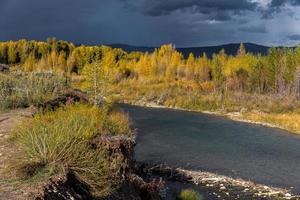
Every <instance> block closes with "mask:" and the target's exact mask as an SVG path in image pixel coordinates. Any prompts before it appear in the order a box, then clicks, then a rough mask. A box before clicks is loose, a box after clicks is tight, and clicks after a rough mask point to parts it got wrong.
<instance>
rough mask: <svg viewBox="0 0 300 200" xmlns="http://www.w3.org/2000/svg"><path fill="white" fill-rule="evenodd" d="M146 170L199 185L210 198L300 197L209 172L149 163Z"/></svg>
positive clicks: (256, 198) (282, 190)
mask: <svg viewBox="0 0 300 200" xmlns="http://www.w3.org/2000/svg"><path fill="white" fill-rule="evenodd" d="M144 170H145V171H146V172H147V173H148V174H154V175H159V176H162V177H165V178H167V179H168V181H173V182H176V181H178V182H181V183H192V184H195V185H196V186H197V187H199V190H202V191H203V189H205V190H207V198H208V199H225V200H233V199H243V200H250V199H251V200H261V199H265V200H268V199H270V200H271V199H277V200H279V199H290V200H298V199H300V196H298V195H293V194H291V193H290V191H288V190H285V189H281V188H275V187H270V186H266V185H261V184H255V183H253V182H250V181H245V180H242V179H234V178H230V177H226V176H222V175H218V174H214V173H209V172H203V171H192V170H186V169H182V168H170V167H168V166H165V165H153V166H151V165H149V166H147V167H144Z"/></svg>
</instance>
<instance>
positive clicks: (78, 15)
mask: <svg viewBox="0 0 300 200" xmlns="http://www.w3.org/2000/svg"><path fill="white" fill-rule="evenodd" d="M260 1H262V0H260ZM260 1H258V0H256V1H254V0H109V1H108V0H88V1H84V2H83V1H82V0H51V1H41V0H26V1H25V0H23V1H21V0H0V27H1V31H0V40H10V39H13V40H16V39H20V38H26V39H36V40H44V39H46V38H47V37H51V36H55V37H57V38H59V39H65V40H69V41H73V42H75V43H85V44H100V43H101V44H110V43H127V44H133V45H147V46H157V45H160V44H164V43H174V44H175V45H177V46H199V45H215V44H221V43H232V42H242V41H245V42H246V41H249V42H256V43H262V44H266V45H268V44H273V41H279V42H278V43H280V44H283V43H284V42H286V41H290V42H292V40H289V39H288V36H290V35H292V34H293V33H298V32H300V28H298V26H296V24H297V23H298V22H297V20H296V19H298V18H299V17H300V15H299V13H300V12H299V11H300V10H297V6H296V5H299V4H300V0H298V1H296V0H287V1H280V0H273V1H272V2H271V3H270V4H268V5H265V4H264V5H262V4H261V3H259V2H260ZM287 5H294V7H291V6H290V7H289V9H288V10H287V9H286V7H287ZM262 13H268V14H270V13H272V20H270V19H264V18H262V17H261V16H262ZM279 27H280V28H279ZM280 38H286V41H283V40H280ZM282 41H283V42H282ZM293 41H295V42H296V41H297V40H293Z"/></svg>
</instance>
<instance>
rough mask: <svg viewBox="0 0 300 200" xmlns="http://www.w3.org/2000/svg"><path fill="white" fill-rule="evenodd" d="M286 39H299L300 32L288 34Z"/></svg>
mask: <svg viewBox="0 0 300 200" xmlns="http://www.w3.org/2000/svg"><path fill="white" fill-rule="evenodd" d="M288 39H290V40H296V41H299V40H300V34H294V35H289V36H288Z"/></svg>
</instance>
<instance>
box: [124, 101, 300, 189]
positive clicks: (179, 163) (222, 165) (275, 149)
mask: <svg viewBox="0 0 300 200" xmlns="http://www.w3.org/2000/svg"><path fill="white" fill-rule="evenodd" d="M122 108H123V109H124V110H125V112H127V113H128V114H129V116H130V117H131V119H132V121H133V124H134V126H135V127H136V128H137V133H138V135H137V145H136V149H135V153H136V155H135V157H136V160H137V161H140V162H150V163H164V164H167V165H169V166H172V167H182V168H185V169H193V170H203V171H208V172H213V173H218V174H221V175H226V176H231V177H239V178H242V179H244V180H251V181H253V182H256V183H260V184H265V185H270V186H275V187H281V188H287V189H291V190H292V191H293V192H295V193H298V194H300V136H297V135H292V134H290V133H288V132H286V131H283V130H280V129H275V128H269V127H264V126H261V125H255V124H249V123H243V122H236V121H233V120H230V119H228V118H226V117H220V116H214V115H210V114H203V113H198V112H187V111H179V110H172V109H164V108H144V107H138V106H129V105H122Z"/></svg>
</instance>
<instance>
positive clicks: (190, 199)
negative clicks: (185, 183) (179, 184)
mask: <svg viewBox="0 0 300 200" xmlns="http://www.w3.org/2000/svg"><path fill="white" fill-rule="evenodd" d="M176 200H203V197H202V196H201V195H200V194H199V193H198V192H196V191H195V190H191V189H184V190H182V191H181V192H180V193H179V195H178V196H177V198H176Z"/></svg>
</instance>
